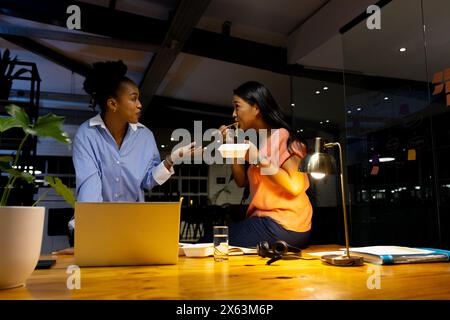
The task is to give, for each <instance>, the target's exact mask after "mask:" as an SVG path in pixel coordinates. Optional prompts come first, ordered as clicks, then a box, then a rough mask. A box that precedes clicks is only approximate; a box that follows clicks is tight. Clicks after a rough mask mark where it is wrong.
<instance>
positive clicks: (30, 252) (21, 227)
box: [0, 105, 75, 289]
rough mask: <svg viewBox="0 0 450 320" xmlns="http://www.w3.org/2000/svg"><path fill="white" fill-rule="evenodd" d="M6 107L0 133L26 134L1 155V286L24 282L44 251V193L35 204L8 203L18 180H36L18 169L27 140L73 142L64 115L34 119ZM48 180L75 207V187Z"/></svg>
mask: <svg viewBox="0 0 450 320" xmlns="http://www.w3.org/2000/svg"><path fill="white" fill-rule="evenodd" d="M5 109H6V111H7V113H8V114H9V117H8V116H7V117H0V133H2V132H5V131H6V130H9V129H11V128H21V129H22V130H23V132H24V134H25V136H24V138H23V139H22V141H21V143H20V145H19V147H18V149H17V150H16V153H15V155H14V156H0V171H1V172H2V173H4V174H6V175H7V179H8V181H7V183H6V185H5V186H4V189H3V194H2V196H1V199H0V257H1V259H0V289H6V288H12V287H17V286H21V285H23V284H24V282H25V280H26V279H27V278H28V277H29V276H30V275H31V273H32V272H33V270H34V268H35V267H36V264H37V262H38V260H39V255H40V252H41V242H42V234H43V229H44V216H45V207H37V206H36V204H37V203H38V202H39V201H40V200H42V198H43V197H40V198H39V199H38V200H37V201H36V202H35V203H34V204H33V205H32V206H28V207H27V206H7V204H8V198H9V195H10V193H11V192H13V191H14V185H15V183H16V182H17V180H24V181H26V182H27V183H30V184H34V183H36V180H35V177H34V176H33V175H32V174H30V173H29V172H25V171H22V170H19V169H17V168H18V163H19V159H20V155H21V151H22V148H23V146H24V143H25V142H26V140H27V139H28V138H29V137H30V136H37V137H50V138H53V139H56V140H57V141H59V142H61V143H64V144H69V143H70V139H69V138H68V135H67V133H65V132H64V131H63V130H62V124H63V121H64V118H63V117H60V116H56V115H54V114H46V115H44V116H41V117H39V118H38V119H37V120H36V122H35V123H32V122H31V121H30V119H29V117H28V115H27V113H26V112H25V111H24V110H23V109H22V108H19V107H17V106H15V105H9V106H7V107H6V108H5ZM45 181H47V183H49V184H50V186H52V187H53V188H54V189H55V190H56V192H57V193H58V194H60V195H62V196H63V197H64V199H65V200H66V201H67V202H68V203H69V204H70V205H71V206H72V207H74V205H75V197H74V195H73V193H72V191H71V190H70V189H69V188H67V187H66V186H65V185H64V184H63V183H62V182H61V180H60V179H59V178H55V177H45ZM44 196H45V195H44Z"/></svg>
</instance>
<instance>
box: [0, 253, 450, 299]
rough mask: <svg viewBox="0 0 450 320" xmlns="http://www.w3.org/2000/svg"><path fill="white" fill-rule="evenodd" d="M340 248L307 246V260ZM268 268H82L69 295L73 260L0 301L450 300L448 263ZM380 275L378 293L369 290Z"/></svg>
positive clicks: (245, 264)
mask: <svg viewBox="0 0 450 320" xmlns="http://www.w3.org/2000/svg"><path fill="white" fill-rule="evenodd" d="M337 248H338V246H312V247H310V248H309V249H307V250H305V252H313V251H331V250H336V249H337ZM43 258H48V257H43ZM266 261H267V259H262V258H259V257H257V256H232V257H230V259H229V261H228V262H222V263H219V262H214V260H213V258H211V257H208V258H186V257H180V260H179V263H178V264H177V265H172V266H143V267H108V268H82V269H81V289H73V290H69V289H68V288H67V285H66V281H67V278H68V276H69V274H67V273H66V269H67V266H69V265H71V264H73V262H74V258H73V257H72V256H59V257H58V258H57V263H56V265H55V266H54V267H52V269H48V270H36V271H35V272H34V273H33V274H32V276H31V277H30V278H29V279H28V280H27V283H26V287H21V288H15V289H9V290H0V299H57V300H59V299H174V300H179V299H188V300H202V299H208V300H215V299H223V300H229V299H231V300H259V299H270V300H293V299H294V300H296V299H445V300H449V299H450V263H428V264H409V265H395V266H376V265H372V264H365V265H364V266H362V267H352V268H342V267H334V266H328V265H324V264H322V263H321V262H320V261H319V260H313V261H305V260H281V261H278V262H276V263H274V264H273V265H272V266H267V265H265V262H266ZM377 272H379V274H380V275H381V278H380V282H379V284H380V289H377V288H373V287H374V285H375V286H376V281H375V280H374V278H373V276H374V275H375V273H377ZM371 276H372V278H369V277H371ZM368 284H369V285H368ZM369 287H372V288H373V289H370V288H369Z"/></svg>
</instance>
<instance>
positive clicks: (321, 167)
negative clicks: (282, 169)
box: [299, 152, 336, 175]
mask: <svg viewBox="0 0 450 320" xmlns="http://www.w3.org/2000/svg"><path fill="white" fill-rule="evenodd" d="M335 168H336V162H335V161H334V158H333V157H332V156H330V155H329V154H326V153H321V152H318V153H314V154H312V155H308V156H307V157H305V158H304V159H303V160H302V161H301V163H300V168H299V171H300V172H305V173H312V174H314V173H317V174H325V175H329V174H335V173H336V171H335Z"/></svg>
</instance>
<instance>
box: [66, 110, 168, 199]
mask: <svg viewBox="0 0 450 320" xmlns="http://www.w3.org/2000/svg"><path fill="white" fill-rule="evenodd" d="M73 164H74V166H75V172H76V195H77V201H80V202H87V201H89V202H103V201H111V202H116V201H121V202H125V201H126V202H142V201H144V188H145V189H148V190H151V189H152V188H153V187H154V186H156V185H160V184H163V183H164V182H165V181H166V180H167V179H169V178H170V176H171V175H172V174H173V173H174V171H173V168H171V170H170V171H169V170H167V168H166V167H165V166H164V163H163V162H161V159H160V155H159V151H158V148H157V146H156V142H155V138H154V136H153V133H152V132H151V131H150V130H149V129H148V128H147V127H145V126H144V125H142V124H140V123H137V124H132V123H129V125H128V130H127V132H126V135H125V137H124V139H123V142H122V145H121V147H120V149H119V147H118V146H117V143H116V141H115V140H114V138H113V136H112V135H111V133H110V132H109V130H108V129H107V128H106V126H105V123H104V122H103V119H102V118H101V116H100V114H98V115H97V116H96V117H94V118H92V119H90V120H88V121H86V122H84V123H83V124H82V125H81V126H80V128H79V129H78V132H77V134H76V135H75V139H74V141H73Z"/></svg>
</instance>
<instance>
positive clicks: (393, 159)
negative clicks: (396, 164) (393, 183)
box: [369, 157, 395, 162]
mask: <svg viewBox="0 0 450 320" xmlns="http://www.w3.org/2000/svg"><path fill="white" fill-rule="evenodd" d="M379 160H380V162H391V161H395V158H391V157H384V158H380V159H379ZM369 162H372V159H370V160H369Z"/></svg>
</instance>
